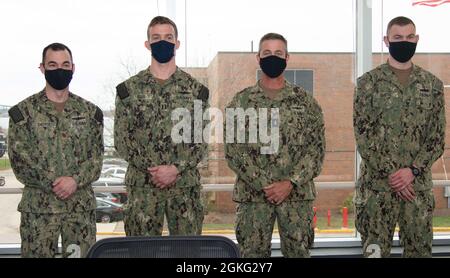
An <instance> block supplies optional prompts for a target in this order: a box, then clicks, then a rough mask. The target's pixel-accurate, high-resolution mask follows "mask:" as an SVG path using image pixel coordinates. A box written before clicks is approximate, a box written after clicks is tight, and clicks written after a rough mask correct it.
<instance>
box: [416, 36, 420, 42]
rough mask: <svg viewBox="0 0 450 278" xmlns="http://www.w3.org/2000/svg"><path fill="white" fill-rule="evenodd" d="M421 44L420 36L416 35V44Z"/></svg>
mask: <svg viewBox="0 0 450 278" xmlns="http://www.w3.org/2000/svg"><path fill="white" fill-rule="evenodd" d="M418 42H419V35H416V43H418Z"/></svg>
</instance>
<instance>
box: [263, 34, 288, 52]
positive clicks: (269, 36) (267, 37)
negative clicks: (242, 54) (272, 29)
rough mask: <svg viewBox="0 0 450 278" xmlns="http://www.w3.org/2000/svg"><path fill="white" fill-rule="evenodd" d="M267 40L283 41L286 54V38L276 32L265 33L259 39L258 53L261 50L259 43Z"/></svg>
mask: <svg viewBox="0 0 450 278" xmlns="http://www.w3.org/2000/svg"><path fill="white" fill-rule="evenodd" d="M268 40H280V41H282V42H284V45H285V46H286V47H285V50H286V54H287V52H288V50H287V40H286V39H285V38H284V37H283V36H282V35H280V34H277V33H267V34H265V35H264V36H263V37H262V38H261V39H260V40H259V50H258V53H259V52H261V45H262V43H263V42H264V41H268Z"/></svg>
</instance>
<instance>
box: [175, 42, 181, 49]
mask: <svg viewBox="0 0 450 278" xmlns="http://www.w3.org/2000/svg"><path fill="white" fill-rule="evenodd" d="M178 48H180V41H179V40H177V42H176V43H175V50H178Z"/></svg>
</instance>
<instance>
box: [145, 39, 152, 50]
mask: <svg viewBox="0 0 450 278" xmlns="http://www.w3.org/2000/svg"><path fill="white" fill-rule="evenodd" d="M144 46H145V48H147V49H148V50H150V51H151V50H152V48H151V47H150V42H149V41H145V43H144Z"/></svg>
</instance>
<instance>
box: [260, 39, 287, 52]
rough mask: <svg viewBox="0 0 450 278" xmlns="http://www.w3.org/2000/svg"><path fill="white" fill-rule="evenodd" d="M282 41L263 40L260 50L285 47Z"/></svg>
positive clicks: (282, 48)
mask: <svg viewBox="0 0 450 278" xmlns="http://www.w3.org/2000/svg"><path fill="white" fill-rule="evenodd" d="M285 47H286V46H285V45H284V42H283V41H281V40H265V41H263V42H262V43H261V50H264V49H280V50H284V49H285Z"/></svg>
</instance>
